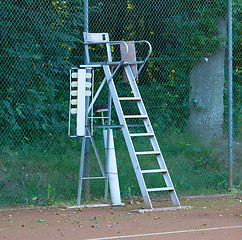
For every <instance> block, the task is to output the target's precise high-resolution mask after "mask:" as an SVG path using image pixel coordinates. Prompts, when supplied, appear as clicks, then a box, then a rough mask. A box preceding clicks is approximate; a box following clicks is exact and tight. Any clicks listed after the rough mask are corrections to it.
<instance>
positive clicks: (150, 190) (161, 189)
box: [147, 187, 174, 192]
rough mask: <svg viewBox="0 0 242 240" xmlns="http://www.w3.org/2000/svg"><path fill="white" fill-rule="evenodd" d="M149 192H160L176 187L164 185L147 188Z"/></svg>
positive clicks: (172, 189)
mask: <svg viewBox="0 0 242 240" xmlns="http://www.w3.org/2000/svg"><path fill="white" fill-rule="evenodd" d="M147 191H148V192H158V191H174V188H171V187H162V188H147Z"/></svg>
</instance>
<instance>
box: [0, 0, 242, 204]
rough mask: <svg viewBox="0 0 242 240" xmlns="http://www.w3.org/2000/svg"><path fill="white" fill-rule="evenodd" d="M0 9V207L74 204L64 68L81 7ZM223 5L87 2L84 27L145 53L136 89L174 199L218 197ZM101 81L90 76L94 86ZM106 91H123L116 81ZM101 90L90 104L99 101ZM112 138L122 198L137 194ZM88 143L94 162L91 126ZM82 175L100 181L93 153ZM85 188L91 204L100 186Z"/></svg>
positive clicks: (224, 89)
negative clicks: (144, 46) (139, 43)
mask: <svg viewBox="0 0 242 240" xmlns="http://www.w3.org/2000/svg"><path fill="white" fill-rule="evenodd" d="M0 3H1V8H0V15H1V18H0V22H1V24H0V44H1V49H0V51H1V55H0V59H1V60H0V62H1V65H0V68H1V73H0V74H1V82H0V91H1V94H0V97H1V101H0V127H1V132H0V134H1V137H0V143H1V147H0V149H1V156H0V159H1V161H0V205H15V204H46V203H53V202H55V201H57V202H61V201H65V202H68V201H70V202H73V201H75V200H76V197H77V187H78V175H79V164H80V152H81V141H80V139H73V138H71V139H70V138H69V137H68V136H67V128H68V109H69V69H70V68H71V67H75V66H78V65H80V64H82V63H84V50H83V37H82V32H83V31H84V29H83V28H84V10H83V8H84V3H83V1H79V0H65V1H61V0H41V1H40V0H38V1H37V0H18V1H7V0H1V1H0ZM227 7H228V6H227V1H224V0H211V1H202V0H192V1H191V0H189V1H188V0H170V1H167V0H164V1H163V0H127V1H118V0H113V1H109V0H102V1H100V0H90V1H89V26H88V27H89V32H108V33H109V34H110V39H111V40H116V41H118V40H124V41H129V40H143V39H144V40H148V41H149V42H150V43H151V45H152V47H153V52H152V55H151V57H150V59H149V61H148V63H147V64H146V66H145V68H144V69H143V70H142V72H141V74H140V75H139V81H138V86H139V89H140V91H141V94H142V97H143V100H144V103H145V106H146V109H147V112H148V114H149V117H150V119H151V122H152V125H153V128H154V131H155V133H156V137H157V139H158V142H159V144H160V148H161V150H162V153H163V155H164V158H165V161H166V164H167V166H168V169H169V172H170V175H171V178H172V180H173V183H174V185H175V188H176V190H177V193H178V195H184V194H210V193H220V192H226V191H227V190H228V106H229V102H228V71H227V69H228V54H227V35H228V34H227V25H228V20H227V12H228V8H227ZM241 14H242V7H241V3H240V1H239V0H234V1H233V120H234V124H233V134H234V135H233V137H234V148H233V151H234V154H233V157H234V159H233V160H234V171H233V179H234V180H233V181H234V186H235V187H237V186H239V185H240V183H241V182H240V181H241V170H240V169H241V165H240V162H239V154H241V147H240V145H241V137H240V136H241V131H242V129H241V107H240V101H241V74H242V68H241V66H242V64H241V63H242V60H241V46H242V39H241V31H242V24H241V22H242V21H241ZM93 50H95V49H93ZM96 54H97V53H96ZM144 54H146V52H144V53H142V54H141V56H140V57H143V56H142V55H144ZM96 57H100V55H98V54H97V56H96ZM120 74H121V75H122V72H120ZM101 79H102V76H101V74H100V75H98V74H95V84H96V87H97V86H98V85H99V84H100V81H101ZM117 88H118V89H119V90H120V91H121V92H122V94H124V95H125V94H126V95H128V93H126V92H125V91H127V88H126V83H125V82H122V81H120V82H119V83H118V86H117ZM106 93H107V92H106V91H105V89H104V91H103V93H102V94H101V95H100V98H99V100H98V103H103V104H106V103H107V97H106V95H107V94H106ZM125 108H126V110H127V111H128V112H130V113H132V111H133V108H132V106H129V105H127V106H126V107H125ZM113 122H114V123H115V122H117V118H116V115H115V114H113ZM113 131H114V140H115V148H116V155H117V164H118V171H119V181H120V188H121V194H122V198H127V197H132V196H140V195H141V194H140V190H139V187H138V184H137V180H136V177H135V175H134V171H133V168H132V165H131V161H130V158H129V155H128V151H127V148H126V146H125V142H124V139H123V136H122V132H121V130H120V129H114V130H113ZM94 138H95V140H96V145H97V147H98V150H99V151H100V153H101V158H102V159H103V161H105V160H104V159H105V154H104V151H103V150H104V146H103V145H104V144H103V136H102V129H95V131H94ZM145 144H146V143H145V142H143V143H139V144H138V146H137V147H138V148H139V149H141V150H142V149H143V147H144V145H145ZM90 174H94V175H97V174H99V173H98V167H97V164H96V158H95V154H94V151H93V148H92V146H90ZM152 181H154V182H155V181H156V179H155V178H153V179H152ZM90 184H91V185H90V193H91V196H90V199H91V200H94V199H99V198H102V196H103V194H104V181H103V180H95V181H91V183H90Z"/></svg>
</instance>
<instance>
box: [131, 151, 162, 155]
mask: <svg viewBox="0 0 242 240" xmlns="http://www.w3.org/2000/svg"><path fill="white" fill-rule="evenodd" d="M135 154H136V155H149V154H155V155H159V154H161V153H160V152H159V151H146V152H136V153H135Z"/></svg>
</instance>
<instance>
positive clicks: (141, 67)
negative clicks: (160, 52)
mask: <svg viewBox="0 0 242 240" xmlns="http://www.w3.org/2000/svg"><path fill="white" fill-rule="evenodd" d="M134 43H147V44H148V46H149V53H148V55H147V57H146V58H145V60H144V61H143V63H142V65H141V66H140V68H139V70H138V71H137V73H136V75H135V76H134V79H135V80H136V78H137V77H138V75H139V73H140V72H141V70H142V69H143V67H144V65H145V64H146V62H147V61H148V58H149V57H150V55H151V53H152V46H151V44H150V43H149V42H148V41H146V40H140V41H134Z"/></svg>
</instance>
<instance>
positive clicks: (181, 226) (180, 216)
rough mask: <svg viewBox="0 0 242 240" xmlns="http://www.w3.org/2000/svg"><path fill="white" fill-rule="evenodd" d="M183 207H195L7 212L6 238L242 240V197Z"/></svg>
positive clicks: (2, 214) (193, 200)
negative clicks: (141, 211)
mask: <svg viewBox="0 0 242 240" xmlns="http://www.w3.org/2000/svg"><path fill="white" fill-rule="evenodd" d="M181 204H182V206H190V207H188V208H185V209H183V210H174V211H173V210H170V211H153V212H145V213H139V212H138V211H137V210H140V209H142V207H143V205H142V204H140V203H138V202H135V201H134V204H126V205H125V206H121V207H105V208H82V209H66V208H65V207H51V208H46V207H40V208H37V207H36V208H35V207H34V208H29V209H25V208H21V209H2V210H0V223H1V224H0V239H9V240H10V239H11V240H13V239H24V240H28V239H31V240H32V239H36V240H38V239H45V240H47V239H48V240H49V239H50V240H55V239H73V240H75V239H80V240H84V239H96V240H101V239H102V240H104V239H131V240H136V239H144V240H146V239H147V240H151V239H152V240H155V239H162V240H178V239H179V240H183V239H186V240H187V239H192V240H193V239H196V240H197V239H198V240H199V239H216V240H217V239H219V240H223V239H226V240H228V239H229V240H238V239H240V237H241V234H242V220H241V216H242V208H241V204H242V201H241V198H240V197H238V196H237V197H235V196H219V197H218V196H216V197H214V196H213V197H202V198H201V197H186V198H182V199H181ZM167 205H171V203H170V202H169V201H168V200H164V199H161V200H156V201H155V204H154V206H155V207H156V208H158V207H159V208H162V207H165V206H167Z"/></svg>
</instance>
